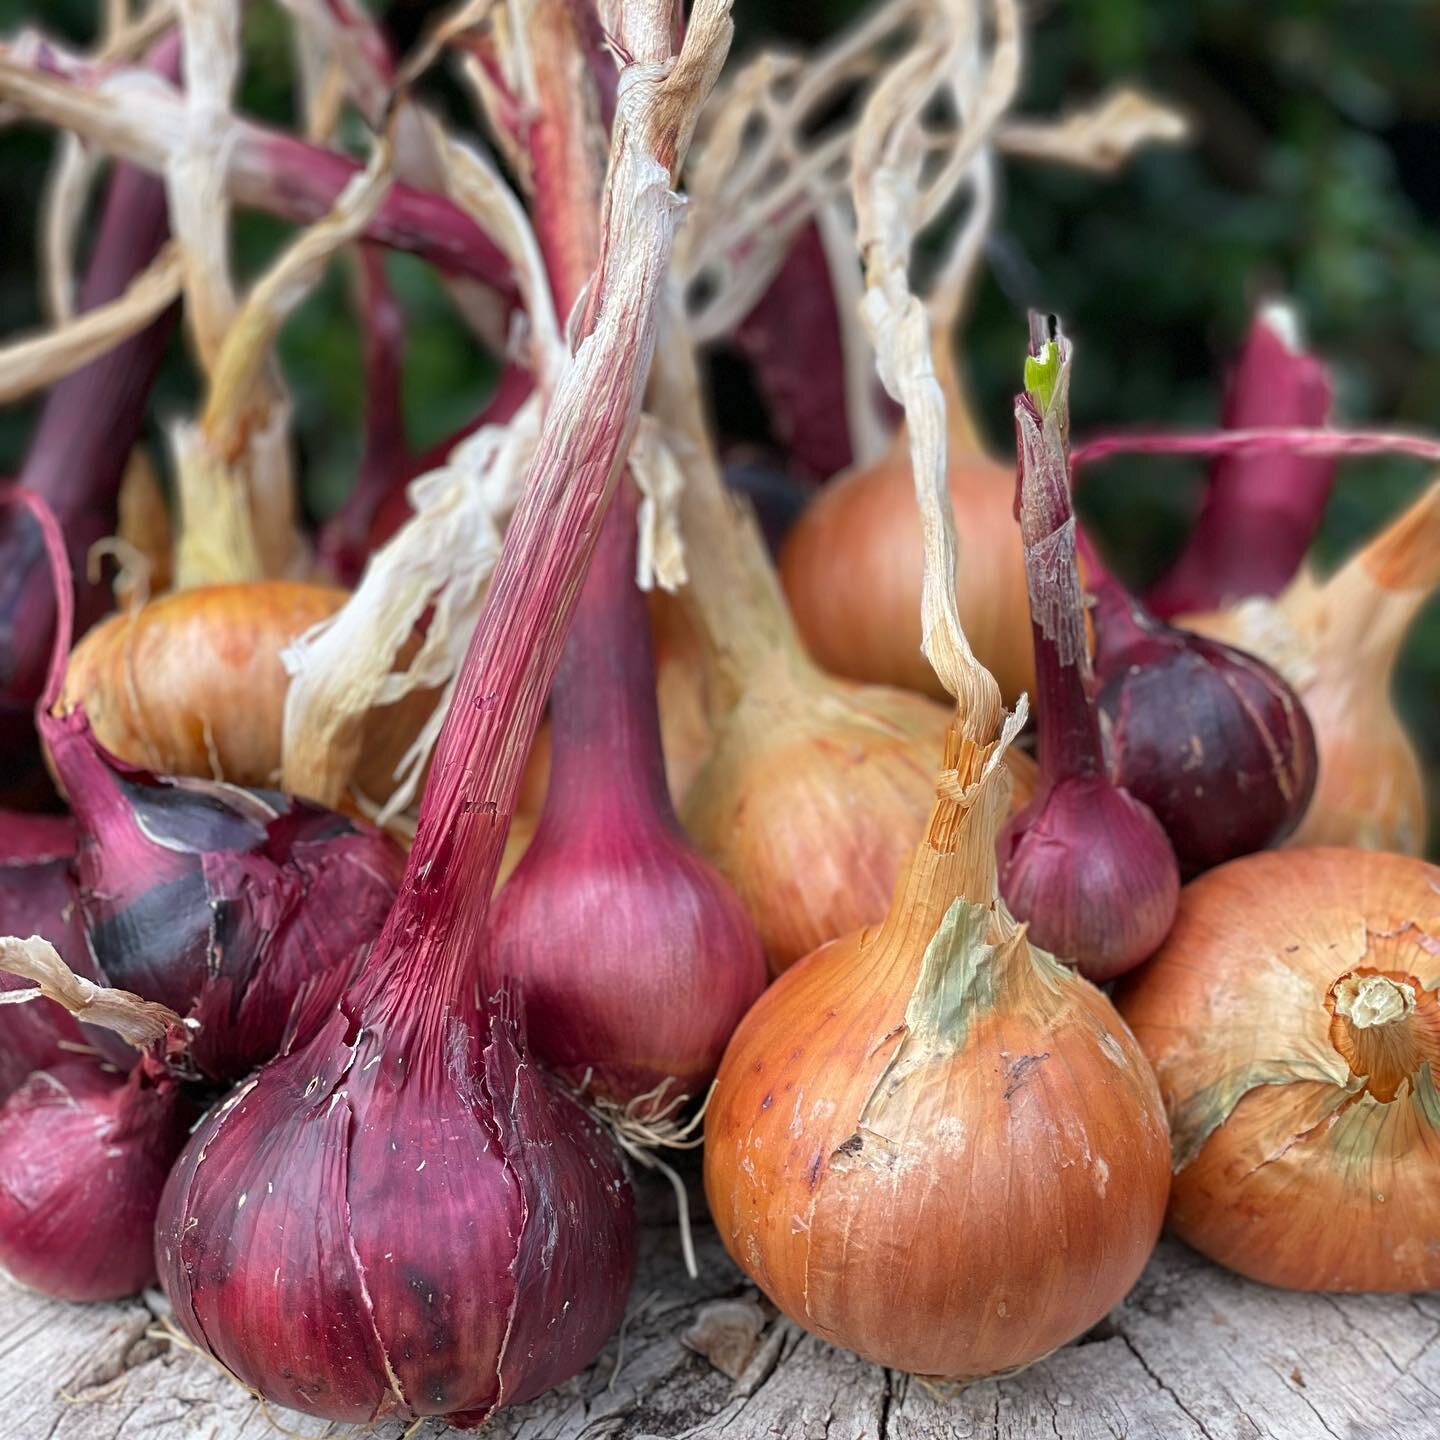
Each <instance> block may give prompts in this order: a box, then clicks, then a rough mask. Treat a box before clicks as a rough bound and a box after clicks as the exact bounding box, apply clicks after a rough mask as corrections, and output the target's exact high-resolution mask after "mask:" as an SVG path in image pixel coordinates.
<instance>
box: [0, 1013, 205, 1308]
mask: <svg viewBox="0 0 1440 1440" xmlns="http://www.w3.org/2000/svg"><path fill="white" fill-rule="evenodd" d="M48 1004H49V1002H48V1001H34V1002H31V1005H32V1007H33V1006H34V1005H48ZM22 1008H25V1007H22ZM55 1008H58V1007H55ZM189 1118H190V1117H189V1112H188V1111H187V1109H186V1108H185V1106H184V1104H183V1103H182V1099H181V1096H180V1093H179V1087H178V1086H177V1085H176V1084H175V1082H174V1081H172V1080H170V1079H168V1078H167V1077H162V1078H160V1079H159V1081H158V1082H152V1081H151V1080H150V1079H148V1078H145V1077H142V1075H141V1073H140V1071H139V1070H138V1069H137V1071H136V1072H135V1073H133V1074H132V1075H131V1076H130V1077H129V1078H126V1077H125V1076H123V1075H119V1074H115V1073H112V1072H109V1071H107V1070H106V1069H102V1068H101V1066H99V1065H98V1064H96V1063H95V1062H94V1061H91V1060H84V1059H78V1058H76V1057H74V1056H71V1057H70V1058H69V1059H66V1060H62V1061H61V1062H59V1063H58V1064H56V1065H54V1066H53V1067H51V1068H50V1069H48V1070H44V1071H37V1072H36V1073H35V1074H33V1075H32V1076H31V1077H30V1078H29V1080H27V1081H26V1083H25V1085H24V1086H23V1087H22V1088H21V1089H19V1090H17V1091H16V1092H15V1093H14V1094H13V1095H12V1096H11V1097H10V1099H9V1100H8V1101H7V1102H6V1103H5V1106H4V1108H3V1109H0V1266H3V1267H4V1269H5V1270H6V1271H8V1272H9V1274H10V1275H12V1276H13V1277H14V1278H15V1279H16V1280H18V1281H19V1282H20V1283H21V1284H22V1285H27V1286H29V1287H31V1288H32V1289H35V1290H39V1291H42V1292H43V1293H44V1294H46V1295H54V1296H56V1297H58V1298H59V1299H62V1300H118V1299H120V1298H121V1297H123V1296H125V1295H133V1294H135V1293H136V1292H137V1291H139V1290H142V1289H144V1287H145V1286H146V1285H149V1284H151V1283H153V1281H154V1279H155V1258H154V1251H153V1237H154V1224H155V1210H156V1206H157V1205H158V1203H159V1200H160V1193H161V1190H162V1189H163V1187H164V1185H165V1181H166V1177H167V1176H168V1174H169V1173H170V1166H171V1165H172V1163H173V1162H174V1160H175V1157H176V1155H178V1154H179V1152H180V1148H181V1146H182V1145H183V1144H184V1143H185V1135H186V1128H187V1122H188V1120H189Z"/></svg>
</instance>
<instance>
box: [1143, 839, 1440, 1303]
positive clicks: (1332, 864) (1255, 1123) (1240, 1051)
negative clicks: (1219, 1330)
mask: <svg viewBox="0 0 1440 1440" xmlns="http://www.w3.org/2000/svg"><path fill="white" fill-rule="evenodd" d="M1437 956H1440V869H1437V868H1436V867H1435V866H1433V865H1429V864H1426V863H1425V862H1423V861H1421V860H1416V859H1412V858H1410V857H1408V856H1401V855H1387V854H1380V853H1376V852H1372V851H1365V850H1344V849H1302V850H1284V851H1270V852H1262V853H1259V854H1256V855H1250V856H1246V857H1245V858H1244V859H1241V860H1235V861H1232V862H1231V863H1230V864H1228V865H1223V866H1221V867H1220V868H1219V869H1216V870H1213V871H1211V872H1209V873H1208V874H1206V875H1204V876H1202V877H1201V878H1200V879H1198V880H1196V881H1194V882H1193V883H1192V884H1191V885H1189V886H1187V887H1186V889H1185V891H1184V892H1183V894H1182V896H1181V900H1180V915H1179V919H1178V920H1177V921H1176V924H1175V928H1174V930H1172V931H1171V934H1170V938H1169V940H1168V941H1166V943H1165V945H1164V947H1163V948H1162V949H1161V951H1160V953H1159V954H1158V955H1157V956H1156V957H1155V958H1154V959H1153V960H1152V961H1151V962H1150V963H1149V964H1148V965H1147V966H1145V967H1144V968H1143V969H1142V970H1140V971H1139V972H1137V974H1136V975H1135V977H1134V978H1133V979H1132V980H1131V981H1130V982H1128V984H1127V986H1126V988H1125V989H1124V991H1123V992H1122V995H1121V999H1120V1008H1121V1011H1122V1013H1123V1014H1124V1015H1125V1018H1126V1019H1127V1020H1128V1021H1129V1022H1130V1024H1131V1025H1132V1026H1133V1027H1134V1030H1135V1034H1136V1036H1137V1038H1138V1039H1139V1041H1140V1044H1141V1046H1142V1047H1143V1048H1144V1050H1145V1053H1146V1055H1147V1056H1148V1057H1149V1059H1150V1061H1151V1063H1152V1064H1153V1065H1154V1067H1155V1073H1156V1075H1157V1076H1158V1077H1159V1081H1160V1088H1161V1091H1162V1092H1163V1094H1164V1097H1165V1105H1166V1108H1167V1110H1168V1111H1169V1114H1170V1124H1171V1129H1172V1132H1173V1136H1174V1164H1175V1172H1176V1173H1175V1182H1174V1190H1173V1195H1172V1199H1171V1205H1170V1223H1171V1225H1172V1226H1173V1228H1174V1229H1175V1231H1176V1233H1177V1234H1179V1235H1180V1237H1181V1238H1182V1239H1184V1240H1185V1241H1186V1242H1187V1243H1189V1244H1191V1245H1193V1246H1194V1247H1195V1248H1196V1249H1197V1250H1199V1251H1201V1252H1202V1253H1203V1254H1205V1255H1208V1256H1209V1257H1210V1258H1211V1259H1213V1260H1217V1261H1219V1262H1220V1264H1222V1265H1226V1266H1229V1267H1230V1268H1231V1269H1232V1270H1238V1271H1239V1272H1240V1273H1241V1274H1242V1275H1248V1276H1250V1277H1251V1278H1252V1279H1255V1280H1260V1281H1263V1282H1265V1283H1266V1284H1270V1285H1281V1286H1285V1287H1286V1288H1289V1289H1295V1290H1341V1291H1359V1290H1402V1291H1403V1290H1422V1289H1435V1288H1437V1287H1440V1246H1437V1244H1436V1237H1437V1236H1440V1091H1437V1089H1436V1074H1437V1072H1440V996H1437V993H1436V989H1435V984H1436V977H1437V974H1440V961H1437Z"/></svg>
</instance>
